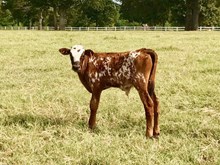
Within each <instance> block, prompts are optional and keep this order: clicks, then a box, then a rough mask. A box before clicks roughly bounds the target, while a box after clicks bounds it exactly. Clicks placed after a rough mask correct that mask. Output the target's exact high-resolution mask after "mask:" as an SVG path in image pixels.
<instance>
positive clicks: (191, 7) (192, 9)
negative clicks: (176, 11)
mask: <svg viewBox="0 0 220 165" xmlns="http://www.w3.org/2000/svg"><path fill="white" fill-rule="evenodd" d="M199 13H200V2H199V0H186V25H185V30H187V31H189V30H197V29H198V26H199Z"/></svg>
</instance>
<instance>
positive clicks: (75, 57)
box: [59, 45, 85, 72]
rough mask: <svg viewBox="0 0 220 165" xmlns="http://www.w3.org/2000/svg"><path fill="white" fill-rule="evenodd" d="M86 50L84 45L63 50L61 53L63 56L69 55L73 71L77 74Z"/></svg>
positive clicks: (60, 50)
mask: <svg viewBox="0 0 220 165" xmlns="http://www.w3.org/2000/svg"><path fill="white" fill-rule="evenodd" d="M84 51H85V49H84V48H83V46H82V45H75V46H73V47H72V48H71V49H68V48H61V49H59V52H60V53H61V54H63V55H69V56H70V60H71V64H72V69H73V70H74V71H76V72H78V71H79V70H80V58H81V56H82V55H83V54H84Z"/></svg>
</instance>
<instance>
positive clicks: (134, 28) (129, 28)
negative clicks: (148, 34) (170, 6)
mask: <svg viewBox="0 0 220 165" xmlns="http://www.w3.org/2000/svg"><path fill="white" fill-rule="evenodd" d="M0 30H38V27H31V28H28V27H19V26H0ZM42 30H45V31H54V30H55V28H54V27H49V26H45V27H43V29H42ZM58 30H59V29H58ZM65 31H185V27H160V26H149V27H143V26H117V27H65ZM198 31H220V27H203V26H200V27H198Z"/></svg>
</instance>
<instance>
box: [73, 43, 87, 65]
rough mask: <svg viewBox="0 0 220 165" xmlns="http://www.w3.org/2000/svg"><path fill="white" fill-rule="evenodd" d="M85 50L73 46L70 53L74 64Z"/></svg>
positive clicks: (80, 46)
mask: <svg viewBox="0 0 220 165" xmlns="http://www.w3.org/2000/svg"><path fill="white" fill-rule="evenodd" d="M84 51H85V49H84V48H83V46H82V45H74V46H73V47H72V48H71V49H70V52H71V54H72V56H73V58H74V62H79V61H80V57H81V55H82V54H83V53H84Z"/></svg>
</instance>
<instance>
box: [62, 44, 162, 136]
mask: <svg viewBox="0 0 220 165" xmlns="http://www.w3.org/2000/svg"><path fill="white" fill-rule="evenodd" d="M59 51H60V53H61V54H63V55H69V56H70V60H71V64H72V69H73V70H74V71H75V72H77V73H78V76H79V79H80V81H81V82H82V84H83V85H84V87H85V88H86V89H87V90H88V91H89V92H90V93H92V98H91V101H90V111H91V112H90V118H89V128H91V129H93V128H94V126H95V122H96V112H97V109H98V105H99V100H100V95H101V92H102V91H103V90H104V89H107V88H110V87H117V88H120V89H122V90H123V91H125V92H126V94H127V95H128V94H129V91H130V89H131V87H135V88H136V89H137V91H138V93H139V95H140V98H141V101H142V103H143V105H144V109H145V115H146V136H147V137H153V136H158V135H159V134H160V129H159V124H158V118H159V107H158V105H159V102H158V99H157V97H156V94H155V91H154V86H155V74H156V67H157V60H158V57H157V54H156V53H155V52H154V51H153V50H151V49H146V48H142V49H138V50H135V51H126V52H114V53H113V52H112V53H95V52H93V51H92V50H90V49H87V50H85V49H84V48H83V46H81V45H75V46H73V47H72V48H71V49H68V48H61V49H59Z"/></svg>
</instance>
